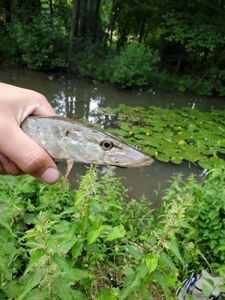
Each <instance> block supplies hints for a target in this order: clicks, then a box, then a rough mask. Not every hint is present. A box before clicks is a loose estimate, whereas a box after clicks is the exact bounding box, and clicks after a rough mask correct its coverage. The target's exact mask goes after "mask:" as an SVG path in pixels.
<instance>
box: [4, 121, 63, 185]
mask: <svg viewBox="0 0 225 300" xmlns="http://www.w3.org/2000/svg"><path fill="white" fill-rule="evenodd" d="M8 136H10V138H9V139H7V140H4V141H1V140H0V143H1V149H2V153H3V154H5V155H7V156H8V158H9V159H10V160H12V161H13V162H14V163H15V164H16V165H17V166H18V167H19V169H20V170H22V171H23V172H24V173H28V174H30V175H32V176H34V177H36V178H38V179H41V180H42V181H44V182H46V183H50V184H52V183H55V182H56V181H57V180H58V179H59V171H58V169H57V167H56V164H55V162H54V161H53V160H52V159H51V157H50V156H49V155H48V153H47V152H46V151H45V150H44V149H43V148H42V147H40V146H39V145H38V144H36V143H35V142H34V141H33V140H32V139H30V138H29V137H28V136H27V135H26V134H25V133H24V132H23V131H22V130H21V129H20V127H19V126H18V125H17V124H16V125H15V126H14V128H13V130H11V132H10V134H9V132H8Z"/></svg>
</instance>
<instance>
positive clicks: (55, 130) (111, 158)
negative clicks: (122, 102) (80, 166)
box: [21, 116, 153, 178]
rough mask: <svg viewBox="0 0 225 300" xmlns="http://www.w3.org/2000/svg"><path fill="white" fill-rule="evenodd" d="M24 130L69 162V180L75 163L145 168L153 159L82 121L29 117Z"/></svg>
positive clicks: (61, 158) (60, 159)
mask: <svg viewBox="0 0 225 300" xmlns="http://www.w3.org/2000/svg"><path fill="white" fill-rule="evenodd" d="M21 128H22V130H23V131H24V132H25V133H26V134H27V135H28V136H29V137H30V138H32V139H33V140H34V141H35V142H36V143H37V144H39V145H40V146H42V147H43V148H44V149H45V150H46V151H47V152H48V153H49V155H50V156H51V157H52V158H53V159H54V160H55V161H56V162H60V161H66V162H67V171H66V175H65V178H67V177H68V175H69V173H70V171H71V169H72V166H73V163H74V162H82V163H89V164H97V165H111V166H119V167H142V166H147V165H150V164H151V163H152V162H153V159H152V158H151V157H150V156H149V155H146V154H143V153H141V152H140V151H138V150H136V149H134V148H132V147H130V146H128V145H127V144H126V143H124V142H122V141H120V139H118V138H117V137H115V136H114V135H112V134H110V133H108V132H105V131H103V130H100V129H97V128H95V127H93V126H92V125H88V124H86V123H84V122H81V121H80V120H71V119H68V118H63V117H36V116H35V117H28V118H27V119H26V120H25V121H24V122H23V123H22V126H21Z"/></svg>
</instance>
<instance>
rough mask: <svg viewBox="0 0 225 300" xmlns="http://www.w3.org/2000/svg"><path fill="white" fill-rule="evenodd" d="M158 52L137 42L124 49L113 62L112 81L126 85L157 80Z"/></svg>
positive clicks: (149, 82) (143, 83)
mask: <svg viewBox="0 0 225 300" xmlns="http://www.w3.org/2000/svg"><path fill="white" fill-rule="evenodd" d="M159 62H160V57H159V54H158V52H156V51H153V50H152V49H149V48H147V47H146V46H144V45H143V44H138V43H136V42H134V43H131V44H129V45H128V46H126V47H125V48H123V49H122V51H121V53H120V55H118V56H117V57H116V58H115V59H114V61H113V63H112V71H113V74H112V78H111V81H112V82H114V83H117V84H120V85H124V86H144V85H148V84H149V85H150V84H152V83H153V82H154V81H155V78H156V77H155V72H156V70H157V66H158V64H159Z"/></svg>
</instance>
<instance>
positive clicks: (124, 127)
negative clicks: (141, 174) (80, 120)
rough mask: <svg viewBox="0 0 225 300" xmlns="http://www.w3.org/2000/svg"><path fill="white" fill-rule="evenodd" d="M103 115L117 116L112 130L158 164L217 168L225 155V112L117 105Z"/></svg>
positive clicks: (106, 110)
mask: <svg viewBox="0 0 225 300" xmlns="http://www.w3.org/2000/svg"><path fill="white" fill-rule="evenodd" d="M104 113H106V114H110V115H112V116H114V117H115V116H117V117H118V122H116V126H117V128H116V129H114V130H113V131H114V132H116V133H117V134H118V135H119V136H122V137H125V138H126V140H127V142H128V143H131V144H132V145H137V146H141V147H143V150H144V151H145V152H146V153H148V154H150V155H152V156H154V157H155V158H156V159H158V160H161V161H165V162H167V161H171V162H173V163H176V164H179V163H181V162H182V161H183V160H187V161H189V162H192V163H196V162H197V163H198V164H199V166H201V167H202V168H208V169H210V168H220V167H221V166H224V164H225V162H224V159H222V158H221V157H219V156H218V153H220V154H225V138H224V133H225V121H224V120H225V112H224V111H213V112H201V111H199V110H197V109H190V108H183V109H163V108H159V107H135V108H134V107H131V106H127V105H120V106H119V107H117V108H109V109H107V108H105V109H104Z"/></svg>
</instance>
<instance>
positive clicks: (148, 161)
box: [120, 157, 154, 168]
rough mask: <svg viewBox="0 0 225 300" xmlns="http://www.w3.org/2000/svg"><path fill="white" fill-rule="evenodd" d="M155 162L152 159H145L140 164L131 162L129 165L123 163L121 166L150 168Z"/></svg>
mask: <svg viewBox="0 0 225 300" xmlns="http://www.w3.org/2000/svg"><path fill="white" fill-rule="evenodd" d="M153 162H154V160H153V159H152V158H151V157H145V158H144V159H142V160H140V161H138V162H135V161H133V162H129V163H123V164H121V165H120V167H122V168H140V167H145V166H150V165H151V164H152V163H153Z"/></svg>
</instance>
